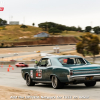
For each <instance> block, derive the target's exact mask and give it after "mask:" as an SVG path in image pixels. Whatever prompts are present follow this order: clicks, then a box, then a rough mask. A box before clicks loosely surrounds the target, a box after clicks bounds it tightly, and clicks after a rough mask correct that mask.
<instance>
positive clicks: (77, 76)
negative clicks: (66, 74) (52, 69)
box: [70, 74, 100, 78]
mask: <svg viewBox="0 0 100 100" xmlns="http://www.w3.org/2000/svg"><path fill="white" fill-rule="evenodd" d="M81 76H100V74H86V75H74V76H70V78H73V77H81Z"/></svg>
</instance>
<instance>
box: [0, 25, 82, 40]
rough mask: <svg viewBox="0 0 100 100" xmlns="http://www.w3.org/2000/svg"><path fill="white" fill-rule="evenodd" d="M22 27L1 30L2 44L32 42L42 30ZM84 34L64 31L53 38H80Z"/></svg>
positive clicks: (15, 26) (9, 26)
mask: <svg viewBox="0 0 100 100" xmlns="http://www.w3.org/2000/svg"><path fill="white" fill-rule="evenodd" d="M20 26H21V25H7V26H6V27H5V29H4V30H0V42H2V41H3V42H18V41H19V42H22V41H29V40H30V41H32V40H33V39H34V38H33V36H34V35H35V34H37V33H38V32H41V31H42V29H41V28H38V27H33V26H28V28H26V29H25V30H24V29H23V28H20ZM82 34H83V33H81V32H75V31H63V32H62V33H56V34H55V35H53V34H52V33H51V35H52V36H80V35H82ZM20 37H25V39H20Z"/></svg>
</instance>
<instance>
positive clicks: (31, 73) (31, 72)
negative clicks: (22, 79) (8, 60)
mask: <svg viewBox="0 0 100 100" xmlns="http://www.w3.org/2000/svg"><path fill="white" fill-rule="evenodd" d="M30 76H31V78H33V70H30Z"/></svg>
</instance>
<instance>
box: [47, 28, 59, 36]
mask: <svg viewBox="0 0 100 100" xmlns="http://www.w3.org/2000/svg"><path fill="white" fill-rule="evenodd" d="M60 32H61V31H60V30H59V29H57V28H55V27H54V28H51V29H49V33H53V35H54V34H55V33H60Z"/></svg>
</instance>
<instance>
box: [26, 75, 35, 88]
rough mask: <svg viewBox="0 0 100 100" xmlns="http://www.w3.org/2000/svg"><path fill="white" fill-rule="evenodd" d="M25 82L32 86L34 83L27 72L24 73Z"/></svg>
mask: <svg viewBox="0 0 100 100" xmlns="http://www.w3.org/2000/svg"><path fill="white" fill-rule="evenodd" d="M26 84H27V86H34V85H35V83H34V82H32V80H31V78H30V76H29V75H28V74H27V75H26Z"/></svg>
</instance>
